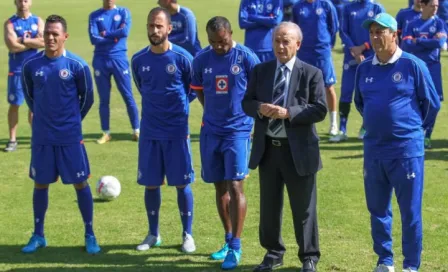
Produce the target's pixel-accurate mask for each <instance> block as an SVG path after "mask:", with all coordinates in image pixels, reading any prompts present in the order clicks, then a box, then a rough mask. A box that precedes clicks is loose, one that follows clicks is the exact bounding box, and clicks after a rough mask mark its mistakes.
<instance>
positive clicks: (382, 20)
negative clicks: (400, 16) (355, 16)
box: [362, 13, 397, 31]
mask: <svg viewBox="0 0 448 272" xmlns="http://www.w3.org/2000/svg"><path fill="white" fill-rule="evenodd" d="M372 23H377V24H379V25H381V26H383V27H386V28H390V29H391V30H392V31H397V20H395V18H394V17H393V16H392V15H390V14H387V13H379V14H377V15H376V16H375V17H373V18H371V19H367V20H365V21H364V22H363V23H362V27H364V28H366V29H369V28H370V25H371V24H372Z"/></svg>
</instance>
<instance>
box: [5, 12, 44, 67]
mask: <svg viewBox="0 0 448 272" xmlns="http://www.w3.org/2000/svg"><path fill="white" fill-rule="evenodd" d="M8 21H9V23H10V24H12V25H13V27H14V31H15V32H16V35H17V37H18V38H20V37H22V38H23V37H24V36H25V35H29V36H30V38H36V36H37V34H39V26H38V25H39V17H37V16H36V15H33V14H31V15H30V16H29V17H28V18H21V17H19V16H17V15H13V16H12V17H11V18H9V20H8ZM36 52H37V49H34V48H30V49H28V50H26V51H23V52H18V53H12V52H9V54H8V57H9V62H8V64H9V72H10V73H14V74H20V73H21V72H22V64H23V61H24V60H25V59H27V58H29V57H30V56H32V55H34V54H36Z"/></svg>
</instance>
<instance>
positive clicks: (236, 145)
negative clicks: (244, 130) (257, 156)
mask: <svg viewBox="0 0 448 272" xmlns="http://www.w3.org/2000/svg"><path fill="white" fill-rule="evenodd" d="M200 150H201V164H202V171H201V175H202V179H203V180H204V181H205V182H208V183H215V182H220V181H231V180H243V179H245V178H246V177H247V175H248V174H249V168H248V162H249V154H250V138H249V137H248V138H247V139H232V140H227V139H222V138H219V137H217V136H214V135H210V134H205V133H201V136H200Z"/></svg>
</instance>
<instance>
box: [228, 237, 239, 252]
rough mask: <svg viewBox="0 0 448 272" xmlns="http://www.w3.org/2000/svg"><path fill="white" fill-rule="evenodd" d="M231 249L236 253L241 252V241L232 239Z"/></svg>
mask: <svg viewBox="0 0 448 272" xmlns="http://www.w3.org/2000/svg"><path fill="white" fill-rule="evenodd" d="M229 247H230V248H231V249H233V250H236V251H238V250H240V249H241V239H240V238H236V237H232V240H230V244H229Z"/></svg>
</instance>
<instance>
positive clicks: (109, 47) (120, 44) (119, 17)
mask: <svg viewBox="0 0 448 272" xmlns="http://www.w3.org/2000/svg"><path fill="white" fill-rule="evenodd" d="M131 25H132V19H131V13H130V12H129V10H128V9H127V8H124V7H119V6H115V7H114V8H113V9H110V10H106V9H103V8H100V9H98V10H96V11H94V12H92V13H91V14H90V15H89V37H90V42H91V43H92V44H93V45H94V46H95V51H94V54H95V55H97V56H109V57H112V56H118V57H123V56H124V57H126V51H127V38H128V35H129V31H130V29H131ZM103 31H105V32H106V35H105V36H104V37H102V36H101V32H103Z"/></svg>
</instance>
